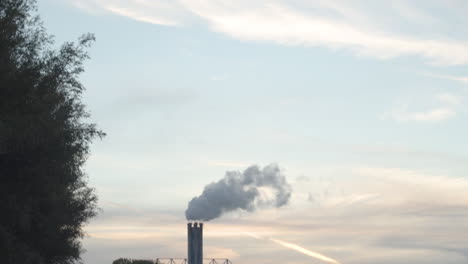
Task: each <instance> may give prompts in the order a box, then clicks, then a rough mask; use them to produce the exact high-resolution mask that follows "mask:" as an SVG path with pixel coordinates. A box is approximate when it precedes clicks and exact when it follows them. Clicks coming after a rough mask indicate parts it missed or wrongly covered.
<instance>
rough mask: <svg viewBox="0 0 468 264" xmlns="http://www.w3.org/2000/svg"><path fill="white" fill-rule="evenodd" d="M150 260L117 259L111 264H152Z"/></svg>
mask: <svg viewBox="0 0 468 264" xmlns="http://www.w3.org/2000/svg"><path fill="white" fill-rule="evenodd" d="M154 263H155V262H154V261H152V260H141V259H127V258H119V259H116V260H114V261H113V262H112V264H154Z"/></svg>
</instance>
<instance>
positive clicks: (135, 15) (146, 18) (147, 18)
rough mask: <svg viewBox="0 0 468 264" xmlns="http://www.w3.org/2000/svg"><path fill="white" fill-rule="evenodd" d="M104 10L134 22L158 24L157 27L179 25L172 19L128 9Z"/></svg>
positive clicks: (110, 7)
mask: <svg viewBox="0 0 468 264" xmlns="http://www.w3.org/2000/svg"><path fill="white" fill-rule="evenodd" d="M104 8H105V9H106V10H108V11H110V12H112V13H114V14H117V15H121V16H125V17H129V18H132V19H134V20H137V21H141V22H146V23H150V24H156V25H165V26H177V25H179V23H178V22H177V21H174V20H171V19H167V18H163V17H157V16H154V15H144V14H141V13H139V12H135V11H132V10H129V9H126V8H121V7H116V6H105V7H104Z"/></svg>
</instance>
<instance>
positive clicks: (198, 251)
mask: <svg viewBox="0 0 468 264" xmlns="http://www.w3.org/2000/svg"><path fill="white" fill-rule="evenodd" d="M187 240H188V241H187V242H188V243H187V244H188V251H187V255H188V257H187V260H188V264H203V223H197V222H194V223H187Z"/></svg>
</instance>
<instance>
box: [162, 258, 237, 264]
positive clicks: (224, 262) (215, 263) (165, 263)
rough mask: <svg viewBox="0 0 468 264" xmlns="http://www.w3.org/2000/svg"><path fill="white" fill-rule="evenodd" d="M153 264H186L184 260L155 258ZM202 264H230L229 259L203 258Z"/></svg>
mask: <svg viewBox="0 0 468 264" xmlns="http://www.w3.org/2000/svg"><path fill="white" fill-rule="evenodd" d="M153 263H154V264H187V259H186V258H157V259H156V260H155V261H154V262H153ZM203 263H205V264H232V262H231V261H230V260H229V259H221V258H211V259H209V258H205V259H203Z"/></svg>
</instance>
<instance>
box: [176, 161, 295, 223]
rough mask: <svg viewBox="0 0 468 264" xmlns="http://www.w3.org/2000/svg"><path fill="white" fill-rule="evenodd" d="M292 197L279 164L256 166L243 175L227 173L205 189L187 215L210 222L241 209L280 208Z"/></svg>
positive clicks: (249, 168)
mask: <svg viewBox="0 0 468 264" xmlns="http://www.w3.org/2000/svg"><path fill="white" fill-rule="evenodd" d="M290 197H291V186H290V185H289V184H288V183H287V182H286V178H285V177H284V175H283V174H282V173H281V170H280V169H279V167H278V165H277V164H270V165H268V166H265V167H264V168H263V169H262V168H260V167H259V166H257V165H253V166H250V167H248V168H247V169H246V170H245V171H244V172H243V173H241V172H239V171H228V172H226V175H225V176H224V178H223V179H221V180H219V181H218V182H213V183H210V184H208V185H207V186H205V189H204V190H203V193H202V194H201V195H200V196H197V197H194V198H193V199H192V200H191V201H190V202H189V204H188V208H187V210H186V211H185V217H186V218H187V220H202V221H209V220H211V219H214V218H217V217H219V216H221V215H222V214H223V213H226V212H230V211H234V210H237V209H242V210H245V211H249V212H252V211H255V210H256V209H257V208H267V207H281V206H284V205H286V204H287V203H288V201H289V198H290Z"/></svg>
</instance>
